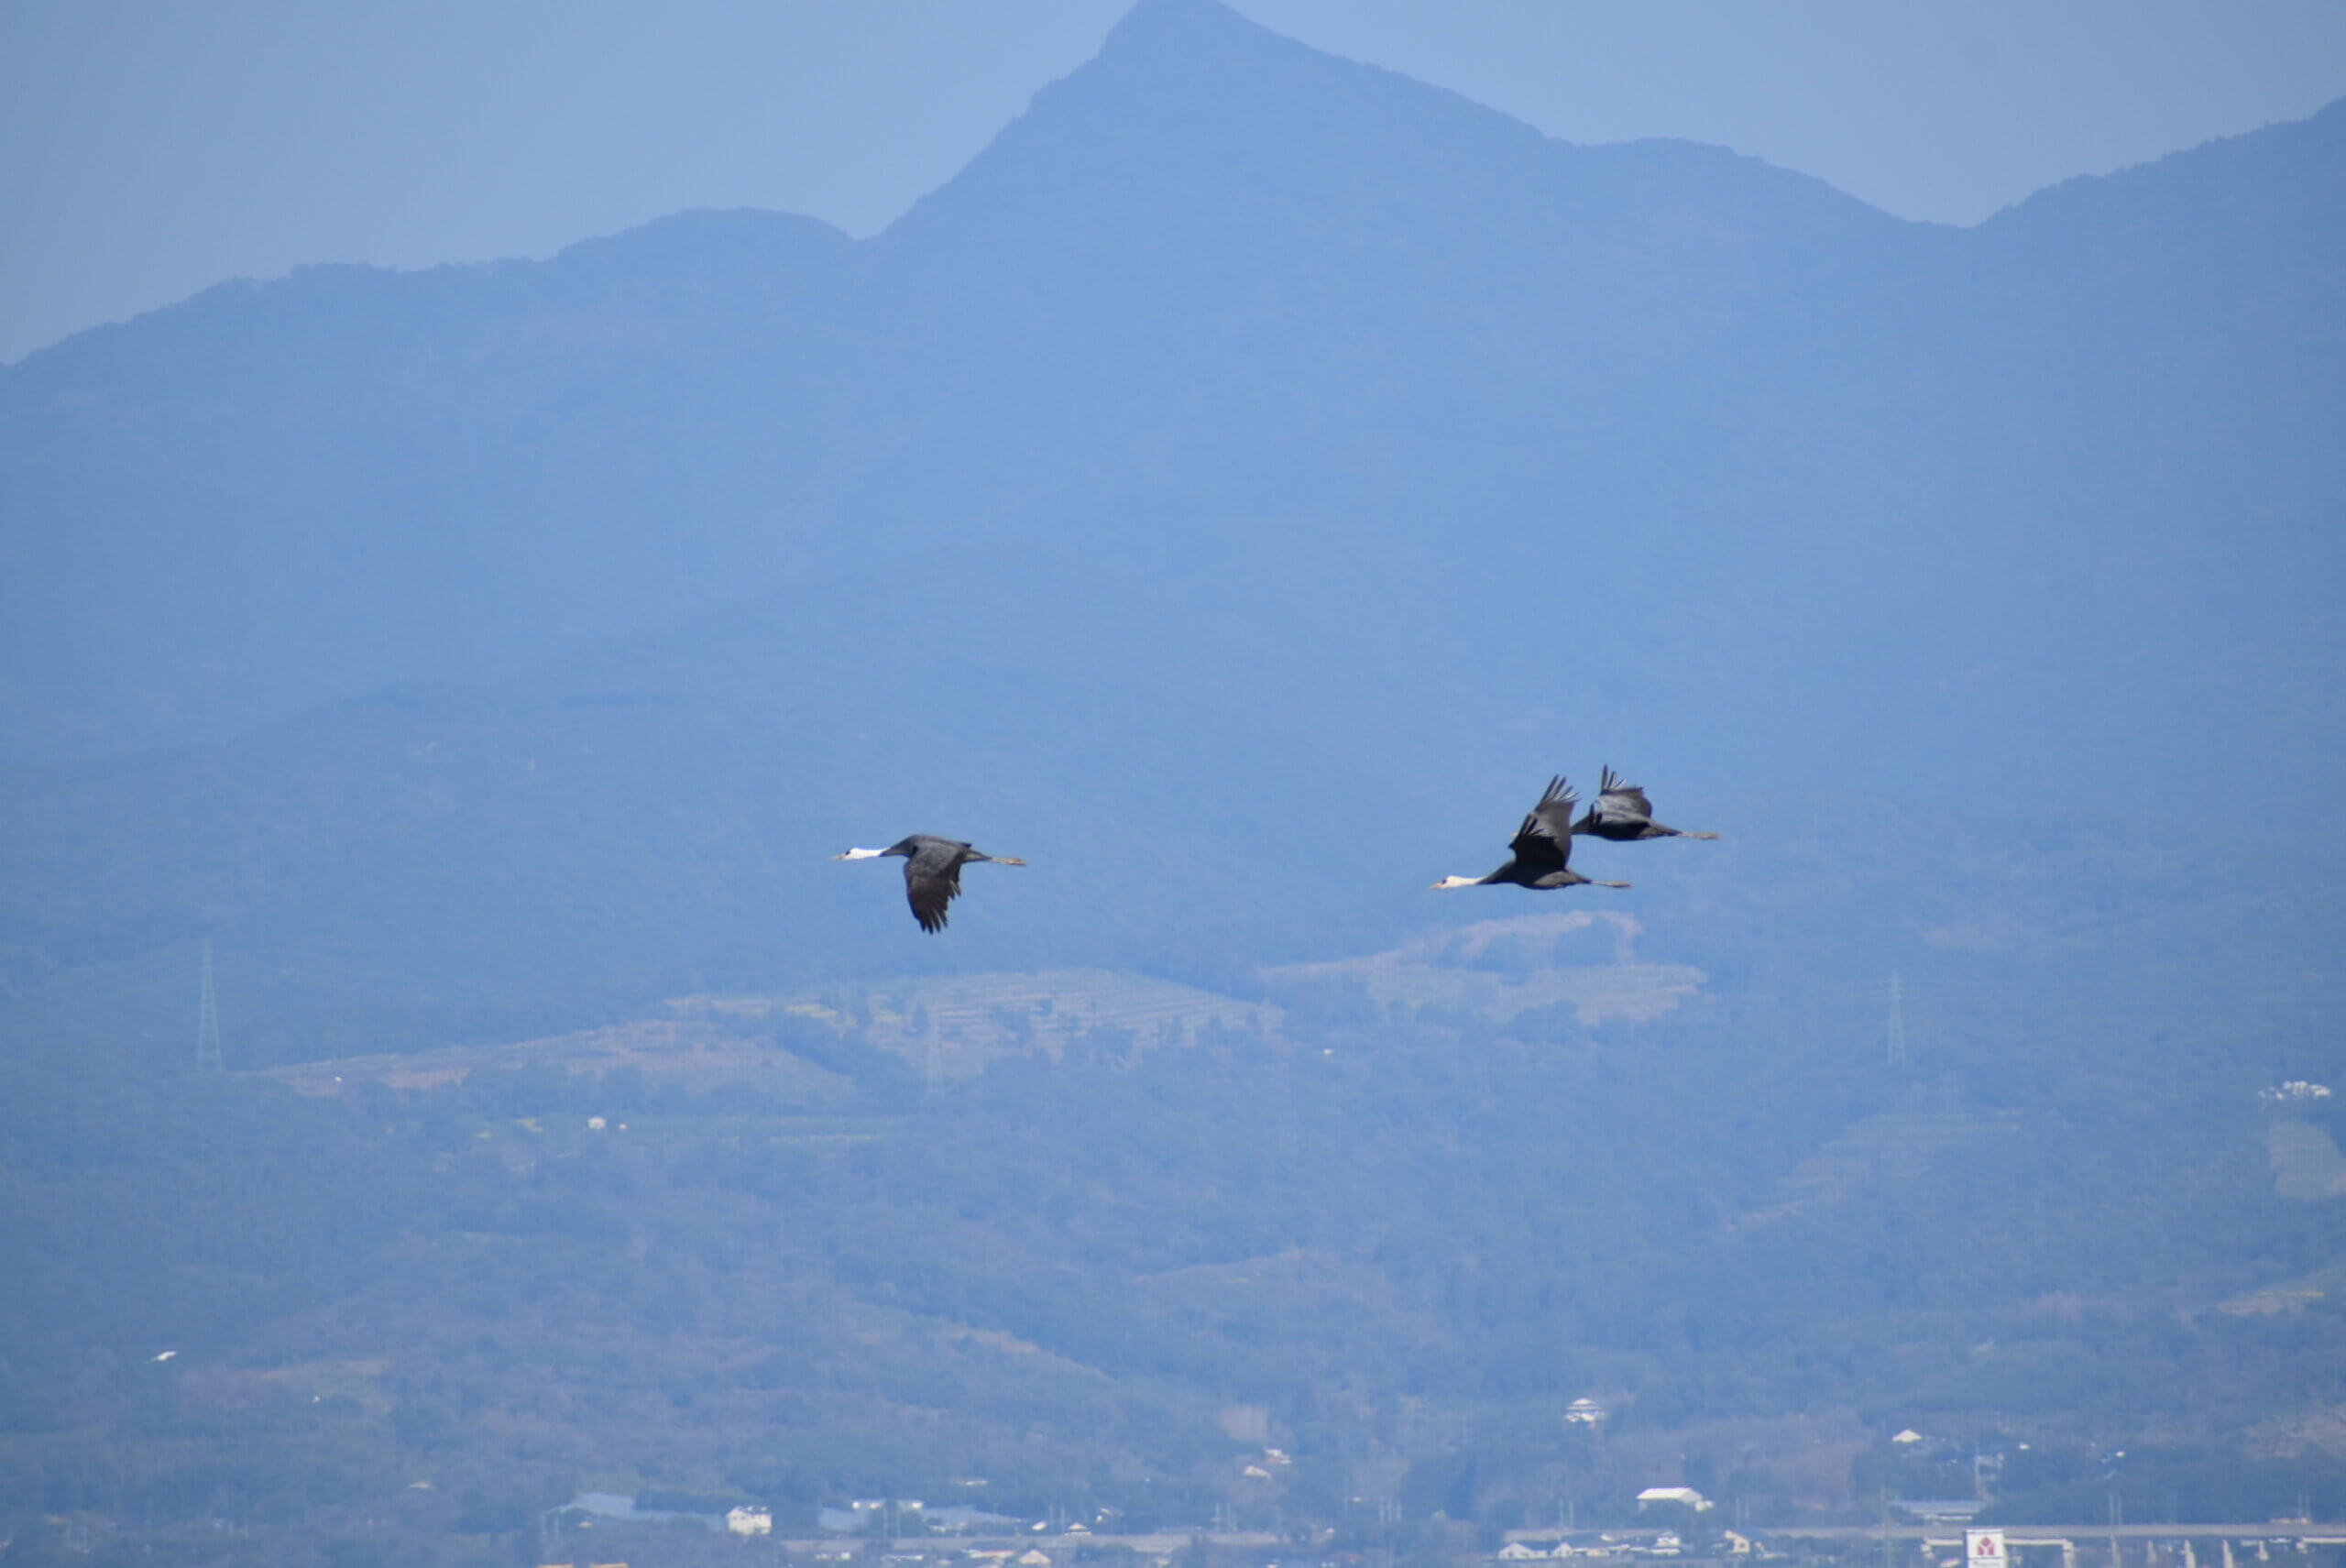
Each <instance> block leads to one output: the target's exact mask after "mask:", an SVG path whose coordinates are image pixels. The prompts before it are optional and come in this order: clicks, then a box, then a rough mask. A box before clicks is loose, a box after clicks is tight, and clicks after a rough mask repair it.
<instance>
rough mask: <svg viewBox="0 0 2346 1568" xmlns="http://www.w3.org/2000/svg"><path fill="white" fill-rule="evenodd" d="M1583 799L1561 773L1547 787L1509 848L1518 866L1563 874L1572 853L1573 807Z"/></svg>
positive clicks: (1526, 816)
mask: <svg viewBox="0 0 2346 1568" xmlns="http://www.w3.org/2000/svg"><path fill="white" fill-rule="evenodd" d="M1579 801H1580V796H1578V795H1574V794H1573V786H1572V785H1570V784H1566V783H1565V782H1564V775H1563V774H1562V773H1558V774H1557V775H1556V776H1555V777H1554V778H1551V779H1550V780H1549V781H1548V788H1547V790H1546V792H1545V793H1543V794H1542V795H1540V804H1539V805H1537V806H1533V807H1532V808H1531V809H1530V810H1529V812H1527V813H1525V815H1524V818H1523V826H1522V827H1520V828H1517V829H1516V830H1515V837H1514V838H1513V839H1509V840H1508V841H1507V848H1508V849H1510V850H1514V851H1515V859H1516V863H1517V864H1518V865H1520V866H1523V867H1524V868H1526V869H1527V870H1531V869H1536V870H1539V871H1542V872H1551V871H1562V870H1563V868H1564V864H1565V862H1566V861H1570V860H1571V859H1572V854H1573V806H1575V805H1577V804H1578V803H1579Z"/></svg>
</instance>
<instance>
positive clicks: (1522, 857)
mask: <svg viewBox="0 0 2346 1568" xmlns="http://www.w3.org/2000/svg"><path fill="white" fill-rule="evenodd" d="M1579 800H1580V797H1579V796H1578V795H1574V794H1573V789H1572V786H1571V785H1570V784H1566V783H1565V782H1564V779H1563V775H1562V774H1561V773H1559V774H1558V775H1556V776H1555V777H1554V778H1552V779H1550V780H1549V781H1548V788H1547V790H1546V791H1545V792H1544V793H1543V794H1541V795H1540V803H1539V804H1538V805H1537V806H1533V807H1532V808H1531V809H1530V810H1529V812H1527V813H1525V815H1524V818H1523V826H1521V827H1520V828H1517V829H1516V830H1515V837H1514V838H1513V839H1509V840H1508V841H1507V848H1508V849H1509V850H1513V851H1514V852H1515V858H1514V859H1512V860H1510V861H1507V864H1505V865H1503V866H1501V867H1500V868H1499V869H1498V870H1496V871H1495V872H1492V873H1491V874H1490V875H1488V876H1486V877H1477V878H1475V879H1474V881H1473V883H1464V885H1471V886H1478V887H1480V886H1489V885H1491V884H1493V883H1514V884H1515V885H1516V886H1518V887H1528V888H1531V889H1533V890H1534V891H1537V892H1543V893H1544V892H1548V891H1551V890H1552V889H1555V888H1560V887H1579V886H1583V885H1594V886H1598V887H1627V886H1628V885H1629V884H1628V883H1625V882H1606V883H1600V882H1597V881H1596V880H1595V878H1593V877H1584V876H1583V875H1581V874H1580V872H1576V871H1574V870H1573V869H1572V863H1571V862H1572V857H1573V806H1575V805H1577V804H1579ZM1453 884H1456V883H1453Z"/></svg>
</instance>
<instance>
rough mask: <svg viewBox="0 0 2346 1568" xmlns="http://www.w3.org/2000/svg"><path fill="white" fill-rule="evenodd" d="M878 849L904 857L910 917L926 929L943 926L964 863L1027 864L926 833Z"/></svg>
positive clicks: (886, 853)
mask: <svg viewBox="0 0 2346 1568" xmlns="http://www.w3.org/2000/svg"><path fill="white" fill-rule="evenodd" d="M880 852H881V853H882V854H883V855H902V856H904V897H905V898H906V900H907V901H909V902H910V903H911V905H912V906H913V918H914V919H915V920H917V921H919V922H920V928H921V929H922V930H924V931H929V932H936V931H942V930H944V929H945V906H946V905H948V904H950V903H952V902H953V900H954V899H955V898H957V897H959V894H960V892H961V868H962V867H963V866H965V865H968V864H969V863H970V861H994V863H995V864H997V865H1004V866H1023V865H1025V863H1026V862H1025V861H1022V860H1017V859H1015V858H1014V857H1012V856H1009V855H1003V856H1001V857H1000V858H999V859H997V858H996V857H995V856H992V855H987V854H981V853H980V852H979V851H978V850H973V849H971V848H970V846H969V845H967V844H965V843H963V842H961V840H959V839H939V838H937V837H936V836H935V835H933V834H929V833H915V834H914V835H913V836H912V837H911V838H909V839H897V840H896V841H895V842H894V843H893V844H891V845H889V846H888V847H887V848H886V849H884V850H881V851H880Z"/></svg>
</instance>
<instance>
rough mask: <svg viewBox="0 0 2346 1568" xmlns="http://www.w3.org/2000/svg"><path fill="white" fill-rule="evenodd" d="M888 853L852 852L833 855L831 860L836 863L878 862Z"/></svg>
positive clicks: (873, 851) (875, 851) (883, 851)
mask: <svg viewBox="0 0 2346 1568" xmlns="http://www.w3.org/2000/svg"><path fill="white" fill-rule="evenodd" d="M887 852H888V851H887V850H849V851H848V852H847V853H846V854H844V855H833V856H832V857H831V859H833V860H835V861H876V860H878V859H879V858H880V857H881V856H882V855H884V854H886V853H887Z"/></svg>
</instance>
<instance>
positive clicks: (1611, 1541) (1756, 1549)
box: [1491, 1486, 1773, 1563]
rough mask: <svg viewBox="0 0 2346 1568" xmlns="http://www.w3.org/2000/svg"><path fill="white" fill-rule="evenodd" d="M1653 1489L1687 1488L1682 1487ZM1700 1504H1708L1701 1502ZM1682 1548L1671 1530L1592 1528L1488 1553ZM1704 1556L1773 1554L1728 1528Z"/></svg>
mask: <svg viewBox="0 0 2346 1568" xmlns="http://www.w3.org/2000/svg"><path fill="white" fill-rule="evenodd" d="M1656 1489H1657V1490H1665V1489H1666V1490H1670V1491H1680V1492H1683V1491H1686V1490H1689V1488H1687V1487H1683V1486H1678V1487H1670V1488H1656ZM1698 1495H1699V1494H1698ZM1673 1500H1675V1499H1673ZM1703 1507H1705V1508H1708V1507H1710V1505H1709V1504H1708V1503H1705V1504H1704V1505H1703ZM1686 1550H1687V1548H1686V1541H1685V1540H1684V1538H1683V1537H1682V1536H1681V1535H1680V1534H1679V1533H1678V1532H1677V1531H1676V1530H1595V1531H1590V1532H1587V1533H1584V1534H1581V1535H1579V1536H1577V1537H1574V1536H1559V1537H1555V1538H1553V1539H1545V1538H1540V1537H1529V1538H1519V1539H1518V1540H1514V1541H1508V1542H1507V1544H1506V1545H1505V1546H1502V1547H1500V1548H1499V1549H1498V1550H1497V1551H1496V1552H1493V1553H1492V1554H1491V1556H1492V1559H1493V1561H1495V1562H1499V1563H1529V1562H1532V1561H1534V1560H1539V1561H1550V1562H1551V1561H1554V1560H1556V1559H1559V1558H1565V1557H1598V1558H1618V1557H1683V1556H1685V1555H1686ZM1706 1555H1713V1556H1723V1557H1754V1558H1759V1557H1768V1556H1771V1555H1773V1554H1772V1553H1770V1552H1768V1551H1767V1550H1766V1549H1765V1548H1763V1547H1761V1546H1760V1545H1759V1543H1758V1542H1757V1541H1753V1540H1752V1538H1751V1537H1749V1536H1748V1535H1743V1534H1740V1533H1738V1532H1737V1531H1735V1530H1721V1531H1720V1532H1719V1539H1718V1544H1717V1546H1716V1549H1715V1550H1714V1551H1713V1552H1709V1553H1706Z"/></svg>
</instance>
